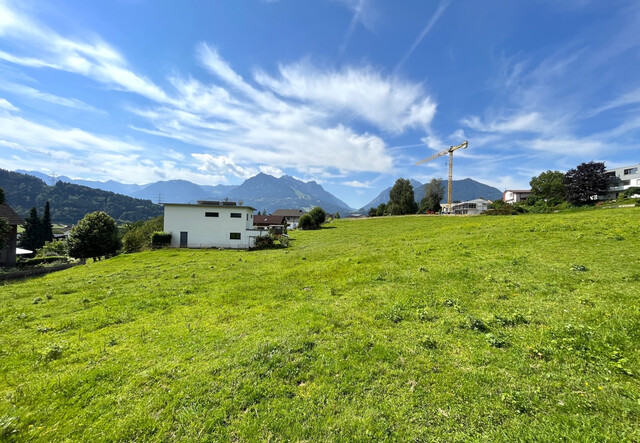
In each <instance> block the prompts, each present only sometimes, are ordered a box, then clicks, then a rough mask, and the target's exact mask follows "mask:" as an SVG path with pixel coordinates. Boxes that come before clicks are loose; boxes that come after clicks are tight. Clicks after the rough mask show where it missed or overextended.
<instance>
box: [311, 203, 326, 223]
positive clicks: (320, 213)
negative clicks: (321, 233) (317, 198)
mask: <svg viewBox="0 0 640 443" xmlns="http://www.w3.org/2000/svg"><path fill="white" fill-rule="evenodd" d="M309 215H310V216H311V218H312V219H313V224H314V225H315V227H316V228H320V226H322V224H323V223H324V222H325V221H326V220H327V213H326V212H324V209H322V208H321V207H320V206H316V207H315V208H313V209H312V210H311V211H309Z"/></svg>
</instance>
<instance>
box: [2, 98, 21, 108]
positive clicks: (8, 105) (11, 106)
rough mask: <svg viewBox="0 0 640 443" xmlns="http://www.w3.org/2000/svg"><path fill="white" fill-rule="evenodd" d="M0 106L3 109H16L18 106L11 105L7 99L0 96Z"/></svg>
mask: <svg viewBox="0 0 640 443" xmlns="http://www.w3.org/2000/svg"><path fill="white" fill-rule="evenodd" d="M0 108H2V109H5V110H7V111H17V110H18V108H16V107H15V106H13V105H12V104H11V103H10V102H9V100H7V99H4V98H0Z"/></svg>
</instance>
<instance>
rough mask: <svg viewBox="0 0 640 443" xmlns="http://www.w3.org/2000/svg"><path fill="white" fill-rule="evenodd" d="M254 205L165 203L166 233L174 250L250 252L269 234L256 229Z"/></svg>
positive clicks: (211, 202) (204, 202)
mask: <svg viewBox="0 0 640 443" xmlns="http://www.w3.org/2000/svg"><path fill="white" fill-rule="evenodd" d="M254 211H255V209H254V208H252V207H250V206H237V205H236V203H235V202H218V201H198V203H197V204H195V205H193V204H183V203H165V204H164V230H165V232H170V233H171V247H173V248H225V249H227V248H228V249H248V248H251V247H252V246H253V245H254V242H255V238H256V237H260V236H262V235H267V232H266V231H264V230H260V229H254V227H253V213H254Z"/></svg>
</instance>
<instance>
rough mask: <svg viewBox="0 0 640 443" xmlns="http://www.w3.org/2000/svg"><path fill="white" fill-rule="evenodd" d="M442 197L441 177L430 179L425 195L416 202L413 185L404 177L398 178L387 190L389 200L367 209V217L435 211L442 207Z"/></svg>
mask: <svg viewBox="0 0 640 443" xmlns="http://www.w3.org/2000/svg"><path fill="white" fill-rule="evenodd" d="M443 198H444V186H443V185H442V179H440V178H434V179H432V180H431V181H430V182H429V183H428V184H427V187H426V189H425V195H424V197H423V198H422V200H420V203H419V204H418V203H417V202H416V200H415V194H414V191H413V185H411V181H410V180H408V179H405V178H399V179H397V180H396V182H395V184H394V185H393V187H392V188H391V190H390V191H389V202H388V203H380V205H378V207H377V208H376V207H374V208H370V209H369V213H368V215H369V217H380V216H383V215H405V214H416V213H420V214H424V213H437V212H440V210H441V209H442V208H441V206H440V202H441V201H442V199H443Z"/></svg>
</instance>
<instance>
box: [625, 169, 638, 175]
mask: <svg viewBox="0 0 640 443" xmlns="http://www.w3.org/2000/svg"><path fill="white" fill-rule="evenodd" d="M637 172H638V168H630V169H625V170H624V175H629V174H636V173H637Z"/></svg>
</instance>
